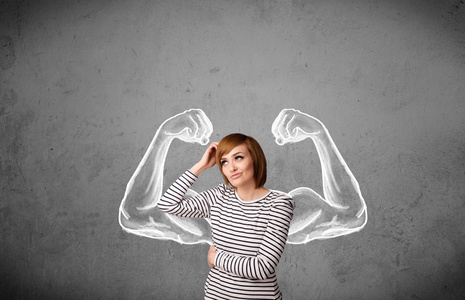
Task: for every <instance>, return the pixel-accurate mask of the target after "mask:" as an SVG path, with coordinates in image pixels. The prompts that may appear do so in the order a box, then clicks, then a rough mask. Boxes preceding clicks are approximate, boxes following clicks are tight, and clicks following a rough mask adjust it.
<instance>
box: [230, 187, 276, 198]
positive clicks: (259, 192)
mask: <svg viewBox="0 0 465 300" xmlns="http://www.w3.org/2000/svg"><path fill="white" fill-rule="evenodd" d="M269 192H270V191H269V190H267V189H266V188H264V187H260V188H258V189H257V188H255V187H253V188H248V189H247V188H245V187H238V188H236V193H237V195H238V196H239V197H240V198H241V199H242V200H244V201H252V200H255V199H259V198H262V197H263V196H265V195H266V194H268V193H269Z"/></svg>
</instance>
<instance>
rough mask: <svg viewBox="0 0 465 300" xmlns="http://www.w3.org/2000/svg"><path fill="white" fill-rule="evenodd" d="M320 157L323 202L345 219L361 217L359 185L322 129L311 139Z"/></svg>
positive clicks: (363, 206) (361, 198) (362, 206)
mask: <svg viewBox="0 0 465 300" xmlns="http://www.w3.org/2000/svg"><path fill="white" fill-rule="evenodd" d="M311 138H312V140H313V142H314V143H315V147H316V149H317V151H318V154H319V156H320V162H321V170H322V179H323V193H324V200H325V201H326V202H327V203H328V204H330V205H331V206H333V207H335V208H337V209H340V210H341V212H342V214H343V215H347V217H350V216H351V217H353V216H355V217H357V218H359V217H361V216H362V214H364V212H365V210H366V204H365V201H364V199H363V197H362V194H361V192H360V187H359V184H358V182H357V180H356V178H355V177H354V175H353V174H352V172H351V170H350V169H349V167H348V166H347V164H346V162H345V161H344V158H343V157H342V156H341V154H340V152H339V150H338V149H337V147H336V145H335V144H334V142H333V140H332V138H331V136H330V134H329V132H328V130H327V129H326V128H324V129H323V130H321V131H320V133H318V134H317V135H314V136H312V137H311Z"/></svg>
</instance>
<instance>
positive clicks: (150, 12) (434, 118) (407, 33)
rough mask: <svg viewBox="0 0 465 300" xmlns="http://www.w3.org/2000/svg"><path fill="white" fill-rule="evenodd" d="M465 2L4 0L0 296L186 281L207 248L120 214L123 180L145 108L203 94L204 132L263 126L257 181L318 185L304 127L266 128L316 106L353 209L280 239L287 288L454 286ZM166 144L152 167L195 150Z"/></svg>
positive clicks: (355, 291) (457, 294) (140, 290)
mask: <svg viewBox="0 0 465 300" xmlns="http://www.w3.org/2000/svg"><path fill="white" fill-rule="evenodd" d="M464 16H465V5H464V3H463V1H455V0H451V1H387V0H386V1H381V0H379V1H377V0H372V1H368V0H366V1H351V2H349V1H288V0H277V1H271V0H270V1H268V0H257V1H245V0H243V1H226V0H219V1H218V0H215V1H213V0H201V1H186V0H185V1H181V0H174V1H92V0H84V1H53V0H49V1H45V0H36V1H29V0H26V1H8V0H6V1H0V24H1V27H0V68H1V69H0V71H1V73H0V74H1V75H0V79H1V85H0V99H1V100H0V142H1V143H0V187H1V196H0V197H1V199H0V226H1V227H0V228H1V229H0V236H1V245H0V280H1V287H0V296H2V298H3V296H9V297H10V298H22V299H32V298H35V299H38V298H47V299H52V298H57V299H59V298H62V299H64V298H67V299H90V298H92V299H93V298H102V299H201V297H202V295H203V283H204V280H205V278H206V275H207V272H208V266H207V263H206V254H207V251H208V246H207V245H195V246H181V245H179V244H177V243H175V242H169V241H158V240H151V239H148V238H141V237H137V236H134V235H130V234H127V233H125V232H123V231H122V230H121V229H120V227H119V225H118V222H117V213H118V206H119V204H120V201H121V198H122V196H123V193H124V189H125V185H126V183H127V181H128V180H129V178H130V177H131V175H132V173H133V172H134V170H135V168H136V166H137V164H138V163H139V161H140V159H141V157H142V155H143V154H144V152H145V150H146V148H147V146H148V144H149V142H150V140H151V138H152V137H153V134H154V133H155V130H156V129H157V128H158V126H159V125H160V124H161V122H163V121H164V120H165V119H166V118H168V117H171V116H172V115H174V114H176V113H179V112H182V111H184V110H185V109H188V108H201V109H203V110H204V111H205V112H206V114H207V115H208V116H209V117H210V119H211V120H212V122H213V124H214V128H215V132H214V134H213V139H215V140H217V139H219V138H220V137H222V136H224V135H225V134H227V133H230V132H244V133H247V134H250V135H252V136H255V137H257V139H258V140H259V141H260V142H261V143H262V144H263V147H264V150H265V151H266V153H267V155H268V161H269V164H270V173H269V180H268V184H267V186H268V187H270V188H274V189H280V190H283V191H289V190H291V189H293V188H295V187H298V186H310V187H315V189H316V190H317V191H321V178H320V174H319V172H320V169H319V163H318V157H317V155H316V153H315V149H314V147H313V145H312V143H311V141H304V142H302V143H299V144H294V145H291V146H285V147H278V146H276V145H275V144H274V141H273V137H272V135H271V132H270V127H271V123H272V121H273V119H274V118H275V117H276V115H277V114H278V113H279V111H280V110H281V109H283V108H288V107H292V108H296V109H299V110H301V111H304V112H306V113H308V114H311V115H313V116H315V117H317V118H319V119H320V120H322V121H323V122H324V123H325V125H326V126H327V128H328V129H329V131H330V132H331V134H332V137H333V138H334V140H335V142H336V144H337V145H338V147H339V150H340V151H341V153H342V155H343V156H344V158H345V159H346V161H347V163H348V165H349V166H350V168H351V170H352V171H353V173H354V175H355V176H356V177H357V179H358V180H359V183H360V186H361V189H362V193H363V195H364V196H365V198H366V201H367V205H368V211H369V221H368V224H367V226H366V228H365V229H364V230H363V231H361V232H359V233H355V234H352V235H349V236H345V237H341V238H337V239H333V240H326V241H315V242H311V243H309V244H307V245H290V246H288V247H287V248H286V250H285V253H284V255H283V258H282V261H281V263H280V265H279V271H278V273H279V274H278V276H279V281H280V285H281V288H282V291H283V293H284V296H285V298H286V299H439V298H441V299H463V297H464V296H465V287H464V284H463V282H464V281H465V271H464V270H465V225H464V221H465V219H464V217H465V204H464V200H465V184H464V183H465V180H464V179H465V168H464V164H465V135H464V134H465V124H464V121H465V118H464V113H465V99H464V98H465V88H464V86H465V84H464V83H465V82H464V75H465V18H464ZM174 146H175V147H172V150H171V152H170V153H169V156H168V159H167V165H166V176H167V178H168V180H173V179H174V178H176V177H177V175H179V174H180V173H181V172H183V171H184V169H186V168H188V167H190V166H191V164H193V163H194V162H195V160H196V159H197V158H198V157H199V156H200V155H201V154H202V153H203V148H202V147H201V146H200V145H191V144H183V143H182V142H175V144H174ZM185 152H189V153H190V154H191V155H188V156H185ZM218 182H221V178H220V177H219V176H218V173H216V172H215V171H211V173H210V174H208V175H207V176H205V177H204V178H202V179H201V180H200V181H199V182H198V183H196V190H202V189H206V188H209V187H211V186H212V185H216V184H217V183H218Z"/></svg>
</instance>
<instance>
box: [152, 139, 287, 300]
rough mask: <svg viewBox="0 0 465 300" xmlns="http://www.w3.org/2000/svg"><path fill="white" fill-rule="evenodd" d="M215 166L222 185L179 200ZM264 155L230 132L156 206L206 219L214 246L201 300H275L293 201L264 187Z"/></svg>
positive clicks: (252, 142) (250, 141)
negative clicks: (201, 175) (222, 181)
mask: <svg viewBox="0 0 465 300" xmlns="http://www.w3.org/2000/svg"><path fill="white" fill-rule="evenodd" d="M215 164H217V165H218V166H219V169H220V172H221V174H222V175H223V178H224V181H225V183H224V184H220V185H219V186H217V187H215V188H213V189H210V190H207V191H205V192H203V193H201V194H199V195H197V196H194V197H189V198H184V197H185V194H186V192H187V190H188V189H189V188H190V187H191V185H192V184H193V183H194V182H195V180H196V179H197V177H198V176H199V175H200V174H201V173H202V172H203V171H204V170H206V169H208V168H211V167H213V166H214V165H215ZM265 181H266V160H265V155H264V154H263V151H262V149H261V147H260V145H259V144H258V143H257V141H256V140H255V139H253V138H252V137H249V136H245V135H243V134H238V133H236V134H231V135H228V136H226V137H225V138H223V139H222V140H221V142H220V143H212V144H211V145H210V146H209V147H208V149H207V150H206V151H205V153H204V155H203V157H202V159H201V160H200V161H199V162H198V163H197V164H195V165H194V166H193V167H192V168H191V169H190V170H188V171H186V172H185V173H184V174H183V175H182V176H181V177H179V178H178V179H177V180H176V182H174V183H173V184H172V185H171V187H170V188H169V189H168V190H167V192H166V193H165V194H164V195H163V197H162V198H161V199H160V201H159V202H158V207H159V208H160V209H161V210H162V211H163V212H166V213H169V214H174V215H176V216H179V217H197V218H209V219H210V220H211V230H212V239H213V243H214V245H212V246H211V247H210V251H209V253H208V258H207V260H208V265H209V266H210V267H211V270H210V273H209V275H208V277H207V281H206V284H205V299H281V298H282V296H281V292H280V290H279V287H278V282H277V279H276V273H275V269H276V266H277V265H278V262H279V259H280V258H281V255H282V253H283V250H284V246H285V245H286V240H287V235H288V231H289V226H290V222H291V219H292V216H293V209H294V201H293V200H292V199H291V198H290V197H289V196H287V195H285V194H283V193H280V192H276V191H270V190H268V189H266V188H265V187H264V184H265Z"/></svg>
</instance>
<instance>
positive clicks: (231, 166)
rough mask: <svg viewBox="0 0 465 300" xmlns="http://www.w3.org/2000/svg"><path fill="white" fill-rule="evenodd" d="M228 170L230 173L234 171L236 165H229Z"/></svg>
mask: <svg viewBox="0 0 465 300" xmlns="http://www.w3.org/2000/svg"><path fill="white" fill-rule="evenodd" d="M229 170H231V171H234V170H236V165H235V164H234V163H233V162H232V163H230V164H229Z"/></svg>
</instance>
